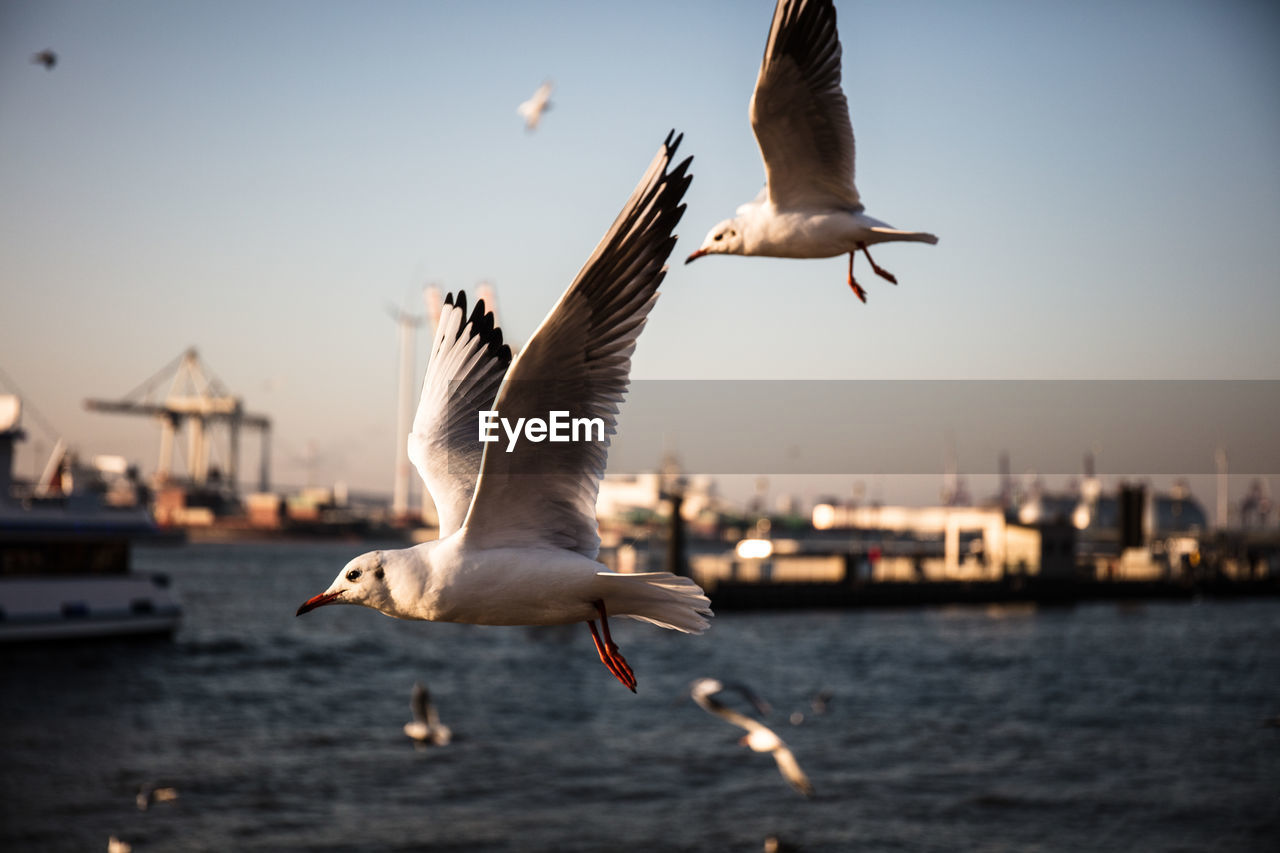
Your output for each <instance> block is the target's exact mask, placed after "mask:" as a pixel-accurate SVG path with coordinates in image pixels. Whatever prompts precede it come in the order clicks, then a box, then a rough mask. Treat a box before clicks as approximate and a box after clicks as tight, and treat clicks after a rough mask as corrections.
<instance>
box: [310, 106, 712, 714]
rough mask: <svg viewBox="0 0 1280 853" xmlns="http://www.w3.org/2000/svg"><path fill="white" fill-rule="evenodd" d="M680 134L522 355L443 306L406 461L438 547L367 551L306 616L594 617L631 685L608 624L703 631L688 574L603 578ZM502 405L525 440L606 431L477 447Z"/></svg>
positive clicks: (607, 656) (478, 310) (677, 212)
mask: <svg viewBox="0 0 1280 853" xmlns="http://www.w3.org/2000/svg"><path fill="white" fill-rule="evenodd" d="M673 137H675V132H674V131H672V133H671V134H670V135H668V136H667V139H666V141H665V142H664V143H663V146H662V149H661V150H660V151H659V152H658V154H657V156H655V157H654V159H653V162H652V163H651V164H650V166H649V169H648V171H647V172H646V173H645V175H644V177H643V178H642V179H641V180H640V184H639V186H637V187H636V190H635V192H634V193H632V195H631V198H630V199H629V200H628V201H627V203H626V205H625V206H624V207H623V209H622V212H621V213H620V214H619V215H618V218H617V219H616V220H615V221H614V223H613V226H612V227H611V228H610V229H609V231H608V233H606V234H605V236H604V239H603V240H601V241H600V243H599V245H597V246H596V249H595V251H594V252H593V253H592V255H591V257H590V258H589V259H588V260H587V263H586V265H585V266H583V268H582V269H581V271H579V273H578V276H577V278H575V279H574V281H573V283H572V284H570V285H569V288H568V290H566V291H565V293H564V295H563V296H561V297H560V300H559V302H557V303H556V304H555V306H554V307H553V308H552V309H551V312H550V313H549V314H548V315H547V317H546V319H544V320H543V321H542V324H541V325H540V326H539V327H538V328H537V330H536V331H535V332H534V333H533V336H532V337H530V338H529V340H528V342H527V343H526V344H525V345H524V347H523V348H522V349H521V350H520V354H519V356H517V357H515V358H514V359H513V358H512V355H511V350H510V348H509V347H508V346H506V345H505V344H503V343H502V333H501V331H500V330H499V329H498V328H497V324H496V323H495V322H494V319H493V314H491V313H488V312H486V311H485V308H484V303H483V301H480V302H478V303H477V304H476V306H475V309H474V310H473V311H472V312H471V314H470V316H468V314H467V305H466V297H465V295H464V294H462V293H459V294H458V297H457V299H456V301H455V299H454V298H453V295H452V294H450V295H449V296H447V297H446V298H445V302H444V305H443V306H442V309H441V315H440V323H439V328H438V329H437V331H436V335H435V340H434V343H433V346H432V354H431V361H430V363H429V365H428V367H427V372H426V377H425V378H424V379H423V383H422V398H421V402H420V403H419V405H418V411H417V415H416V416H415V419H414V423H413V431H412V432H411V433H410V435H409V439H408V441H409V458H410V459H411V460H413V463H414V465H415V466H416V467H417V469H418V473H419V474H421V475H422V479H423V481H424V482H425V483H426V486H427V490H428V491H429V492H430V493H431V497H432V499H433V500H434V501H435V504H436V510H437V512H438V514H439V518H440V538H439V539H437V540H435V541H433V542H424V543H422V544H420V545H416V546H414V547H412V548H405V549H400V550H386V551H370V552H369V553H367V554H362V555H361V556H359V557H356V558H355V559H354V560H352V561H351V562H349V563H347V565H346V566H344V567H343V569H342V571H341V572H339V573H338V577H337V578H336V579H335V580H334V581H333V583H332V584H331V585H330V586H329V588H328V589H327V590H326V591H325V592H322V593H320V594H319V595H316V596H314V597H312V598H310V599H308V600H307V601H306V602H304V603H303V604H302V606H301V607H299V608H298V615H299V616H301V615H302V614H303V613H306V612H308V611H311V610H314V609H316V608H317V607H321V606H323V605H327V604H360V605H364V606H365V607H371V608H373V609H375V610H380V611H381V612H383V613H385V614H387V615H388V616H394V617H397V618H400V619H425V620H432V621H437V622H466V623H472V624H478V625H564V624H571V623H574V622H586V623H587V626H588V627H589V628H590V629H591V638H592V640H593V641H594V642H595V647H596V652H597V653H598V654H599V656H600V660H601V662H603V663H604V665H605V666H606V667H607V668H608V669H609V671H610V672H611V673H613V675H614V676H615V677H616V678H617V679H618V680H619V681H620V682H622V684H623V685H625V686H626V687H627V688H628V689H629V690H631V691H632V692H635V689H636V679H635V675H634V673H633V672H632V670H631V667H630V666H628V664H627V662H626V660H625V659H624V658H623V657H622V654H621V653H620V652H619V651H618V646H617V644H616V643H615V642H614V641H613V638H612V636H611V634H610V631H609V616H610V615H614V616H627V617H630V618H632V619H639V620H641V621H645V622H650V623H652V624H654V625H658V626H660V627H663V628H671V629H674V630H676V631H682V632H685V633H690V634H700V633H702V632H703V631H705V630H706V629H707V627H708V624H709V623H708V622H707V619H706V617H708V616H711V615H712V614H711V602H710V600H709V599H708V598H707V597H706V595H705V594H704V593H703V591H702V589H701V588H700V587H699V586H698V585H697V584H695V583H694V582H693V581H692V580H690V579H689V578H684V577H677V576H676V575H673V574H671V573H669V572H645V573H635V574H618V573H614V572H607V571H604V570H603V568H604V567H603V566H602V565H601V564H600V563H599V562H597V560H596V556H597V554H598V553H599V551H600V537H599V535H598V533H597V521H596V514H595V506H596V495H597V493H598V492H599V488H600V478H601V477H602V476H603V475H604V470H605V462H606V459H607V456H608V449H609V441H610V436H611V435H612V434H613V433H614V432H616V426H617V412H618V404H619V403H620V402H621V401H622V399H623V397H624V396H625V392H626V389H627V384H628V381H629V380H628V374H629V373H630V370H631V353H632V352H633V351H634V349H635V345H636V338H637V337H638V336H639V334H640V330H641V329H642V328H644V324H645V321H646V319H647V317H648V314H649V311H650V309H652V308H653V305H654V302H655V301H656V300H657V289H658V284H659V283H660V282H661V281H662V279H663V277H664V276H665V274H666V267H665V265H664V264H665V262H666V260H667V257H668V256H669V255H670V253H671V249H672V248H673V247H674V245H675V239H676V238H675V236H674V235H673V234H672V230H673V229H674V228H675V226H676V223H677V222H679V220H680V217H681V216H682V215H683V213H684V205H683V204H681V198H682V197H683V196H684V193H685V190H686V189H687V188H688V186H689V182H690V181H691V180H692V176H690V175H688V174H687V172H688V168H689V163H690V162H691V160H692V159H693V158H688V159H686V160H684V161H683V162H682V163H680V164H679V165H678V166H675V167H674V168H669V167H670V166H671V162H672V158H673V156H674V155H675V152H676V148H677V147H678V146H679V144H680V138H678V137H677V138H675V139H674V141H672V140H673ZM495 411H496V412H497V413H498V414H500V415H501V417H502V418H503V421H504V423H506V424H507V428H509V427H510V424H516V432H517V433H518V432H519V430H520V426H519V424H520V423H521V422H528V421H530V420H539V421H541V420H542V419H544V418H548V416H549V413H554V412H557V411H559V412H561V413H563V412H572V415H573V416H574V417H575V418H579V417H580V416H586V417H583V418H581V419H582V420H590V421H598V422H599V427H600V428H599V429H598V430H596V431H595V432H594V436H593V431H592V430H591V429H590V428H588V429H587V430H586V433H587V436H582V435H579V436H578V439H579V440H571V441H557V440H555V438H554V434H552V436H551V437H552V440H551V441H542V440H541V439H544V438H547V431H546V430H544V431H543V433H542V434H540V435H538V437H531V436H533V435H534V434H535V432H536V431H535V430H534V429H533V428H532V427H527V428H526V429H525V432H524V436H525V440H523V441H516V442H514V443H508V436H506V435H502V436H500V438H501V439H502V440H501V442H500V443H499V442H483V443H482V442H481V441H479V440H478V438H479V436H478V433H479V432H480V430H481V429H482V428H483V426H482V425H483V416H480V415H478V414H477V413H479V412H484V413H485V414H486V415H488V414H492V413H493V412H495ZM542 426H543V427H544V428H545V427H547V422H546V421H542ZM478 427H479V428H478ZM588 438H590V439H591V440H588ZM597 621H599V623H600V624H599V628H597V625H596V622H597Z"/></svg>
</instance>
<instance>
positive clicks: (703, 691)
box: [689, 678, 813, 797]
mask: <svg viewBox="0 0 1280 853" xmlns="http://www.w3.org/2000/svg"><path fill="white" fill-rule="evenodd" d="M728 688H732V689H734V690H737V691H738V692H740V693H741V694H742V695H743V696H745V697H747V700H748V701H750V702H751V704H752V705H754V706H755V708H756V710H757V711H759V712H760V713H761V714H767V713H768V712H769V711H768V708H769V706H768V705H766V704H765V703H764V701H763V700H762V699H760V698H759V697H758V696H756V695H755V694H754V693H752V692H751V691H750V690H748V689H747V688H746V687H744V686H742V685H740V684H723V683H721V682H720V681H718V680H717V679H714V678H699V679H697V680H696V681H694V682H693V684H691V685H689V695H690V696H691V697H693V701H695V702H697V703H698V705H699V706H700V707H702V709H703V710H705V711H707V712H709V713H712V714H715V715H716V716H717V717H720V718H722V719H724V720H727V721H728V722H730V723H733V724H734V725H735V726H738V727H740V728H743V729H746V730H747V733H746V734H745V735H744V736H743V737H742V739H741V740H739V741H738V743H740V744H742V745H743V746H747V747H750V748H751V750H752V751H753V752H769V753H773V760H774V761H776V762H777V763H778V771H779V772H780V773H781V774H782V778H784V779H786V780H787V781H788V782H790V783H791V787H793V788H795V789H796V790H797V791H799V792H800V793H802V794H804V795H805V796H806V797H812V796H813V785H812V784H810V782H809V777H808V776H806V775H804V771H803V770H801V769H800V764H799V762H797V761H796V757H795V755H793V754H792V753H791V749H790V748H789V747H788V746H787V744H786V743H785V742H784V741H783V740H782V738H780V737H778V735H777V733H775V732H774V730H773V729H771V728H769V727H768V726H766V725H765V724H764V723H762V722H760V721H759V720H754V719H752V718H751V717H748V716H747V715H746V714H740V713H738V712H737V711H735V710H733V709H732V708H730V707H729V706H728V705H725V704H724V703H723V702H720V701H719V700H717V699H715V698H714V697H715V695H716V694H717V693H720V692H721V691H723V690H725V689H728Z"/></svg>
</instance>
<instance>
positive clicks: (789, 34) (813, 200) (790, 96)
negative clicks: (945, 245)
mask: <svg viewBox="0 0 1280 853" xmlns="http://www.w3.org/2000/svg"><path fill="white" fill-rule="evenodd" d="M750 115H751V128H752V130H754V131H755V135H756V142H757V143H758V144H759V146H760V156H761V157H762V158H763V159H764V173H765V185H764V188H763V189H761V190H760V194H759V195H758V196H756V197H755V199H754V200H752V201H749V202H747V203H746V204H744V205H742V206H741V207H739V208H738V210H737V216H735V217H734V218H733V219H726V220H725V221H723V222H721V223H720V224H719V225H716V226H715V227H714V228H712V229H711V231H710V232H709V233H708V234H707V237H706V239H705V240H703V241H702V246H701V247H700V248H699V249H698V250H697V251H696V252H694V253H693V254H691V255H690V256H689V257H688V259H687V260H686V261H685V263H686V264H687V263H690V262H691V261H694V260H697V259H698V258H701V257H703V256H705V255H719V254H727V255H767V256H770V257H775V258H833V257H837V256H839V255H843V254H844V253H846V252H848V254H849V281H848V283H849V287H851V288H853V292H854V294H855V295H856V296H857V297H858V298H859V299H860V300H862V301H863V302H866V301H867V292H866V290H864V289H863V287H862V285H860V284H858V282H857V281H855V280H854V278H853V257H854V255H855V254H857V253H858V252H862V253H863V254H864V255H866V256H867V261H868V262H869V263H870V264H871V269H872V270H873V271H874V272H875V274H876V275H878V276H880V277H881V278H884V279H887V280H888V281H890V282H892V283H894V284H897V283H898V280H897V279H896V278H895V277H894V276H893V274H892V273H890V272H888V271H887V270H885V269H883V268H881V267H880V266H879V265H877V264H876V262H875V261H873V260H872V259H871V253H870V252H869V251H868V249H867V247H869V246H871V245H872V244H874V243H888V242H897V241H909V242H915V243H937V242H938V238H937V237H935V236H934V235H932V234H926V233H924V232H923V231H902V230H899V229H897V228H893V227H892V226H890V225H888V224H886V223H884V222H881V221H880V220H879V219H873V218H872V217H870V216H868V215H867V214H866V213H865V208H864V207H863V204H862V200H861V198H860V197H859V195H858V190H857V188H856V187H855V186H854V184H853V159H854V147H853V126H852V125H851V124H850V123H849V105H848V103H847V102H846V101H845V97H844V92H843V91H842V90H841V88H840V37H839V33H838V32H837V31H836V10H835V7H834V6H833V5H832V3H831V0H778V5H777V8H776V9H775V10H774V13H773V26H772V27H771V28H770V30H769V41H768V42H767V43H766V44H765V49H764V61H763V62H761V64H760V74H759V76H758V77H757V78H756V90H755V93H754V94H752V96H751V109H750Z"/></svg>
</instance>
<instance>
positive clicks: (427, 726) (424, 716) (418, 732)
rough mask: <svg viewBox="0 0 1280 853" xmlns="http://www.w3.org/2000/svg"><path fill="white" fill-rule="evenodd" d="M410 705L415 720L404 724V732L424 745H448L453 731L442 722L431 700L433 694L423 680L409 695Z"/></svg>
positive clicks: (415, 685) (414, 686)
mask: <svg viewBox="0 0 1280 853" xmlns="http://www.w3.org/2000/svg"><path fill="white" fill-rule="evenodd" d="M409 707H410V708H411V709H412V710H413V722H410V723H405V724H404V733H405V734H407V735H408V736H409V737H411V738H413V740H414V741H415V742H416V743H419V744H421V745H423V746H447V745H448V744H449V741H451V740H453V732H452V731H450V729H449V727H448V726H446V725H445V724H444V723H442V722H440V715H439V714H438V713H436V706H435V704H434V703H432V701H431V694H430V693H428V692H427V688H425V687H423V686H422V684H421V682H418V683H415V684H414V685H413V693H411V694H410V696H409Z"/></svg>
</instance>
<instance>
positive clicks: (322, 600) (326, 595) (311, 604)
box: [294, 590, 342, 616]
mask: <svg viewBox="0 0 1280 853" xmlns="http://www.w3.org/2000/svg"><path fill="white" fill-rule="evenodd" d="M341 595H342V590H338V591H337V592H322V593H320V594H319V595H317V596H315V597H314V598H308V599H307V600H306V601H304V602H303V603H302V606H301V607H299V608H298V612H297V613H295V614H294V615H295V616H301V615H302V614H303V613H306V612H308V611H311V610H315V609H316V608H317V607H323V606H324V605H326V604H333V602H335V601H337V600H338V597H339V596H341Z"/></svg>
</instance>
